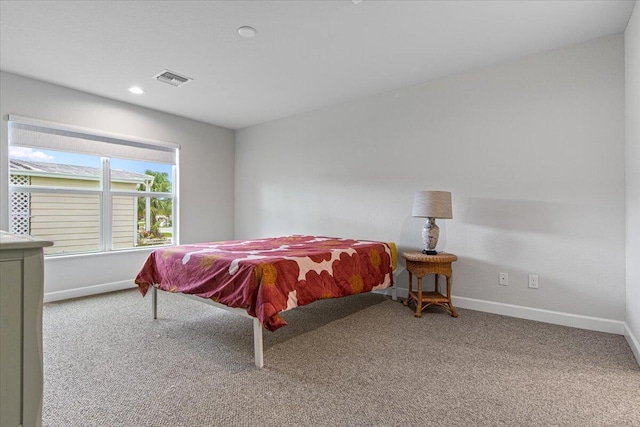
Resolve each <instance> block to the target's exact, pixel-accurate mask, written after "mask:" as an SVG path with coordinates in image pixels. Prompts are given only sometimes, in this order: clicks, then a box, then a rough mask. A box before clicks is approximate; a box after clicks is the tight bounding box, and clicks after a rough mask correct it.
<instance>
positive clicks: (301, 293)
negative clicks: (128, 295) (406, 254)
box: [135, 236, 393, 331]
mask: <svg viewBox="0 0 640 427" xmlns="http://www.w3.org/2000/svg"><path fill="white" fill-rule="evenodd" d="M135 283H136V284H137V285H138V286H139V289H140V292H141V293H142V295H143V296H144V295H145V294H146V293H147V291H148V290H149V287H150V286H156V287H157V288H159V289H162V290H165V291H169V292H181V293H185V294H194V295H198V296H200V297H203V298H211V299H212V300H214V301H216V302H219V303H221V304H224V305H226V306H228V307H236V308H244V309H246V310H247V313H248V314H249V315H250V316H253V317H257V318H258V319H259V320H260V322H261V323H262V325H263V326H264V327H265V328H266V329H268V330H270V331H275V330H276V329H278V328H280V327H282V326H284V325H286V324H287V323H286V322H285V320H284V319H283V318H282V317H281V316H280V313H281V312H283V311H285V310H289V309H291V308H294V307H297V306H302V305H306V304H309V303H311V302H313V301H316V300H319V299H324V298H338V297H343V296H347V295H353V294H358V293H361V292H369V291H371V290H375V289H384V288H387V287H389V286H391V285H393V275H392V253H391V248H390V245H389V244H387V243H383V242H372V241H363V240H351V239H340V238H333V237H318V236H288V237H276V238H264V239H256V240H238V241H226V242H212V243H200V244H192V245H181V246H174V247H168V248H159V249H156V250H155V251H154V252H153V253H151V254H150V255H149V257H148V258H147V260H146V262H145V264H144V265H143V267H142V269H141V270H140V272H139V273H138V276H137V277H136V279H135Z"/></svg>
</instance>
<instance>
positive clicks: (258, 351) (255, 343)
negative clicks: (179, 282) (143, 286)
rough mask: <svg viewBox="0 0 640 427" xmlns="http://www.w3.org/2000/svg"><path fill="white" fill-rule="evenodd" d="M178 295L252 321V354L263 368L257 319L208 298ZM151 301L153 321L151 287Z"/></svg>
mask: <svg viewBox="0 0 640 427" xmlns="http://www.w3.org/2000/svg"><path fill="white" fill-rule="evenodd" d="M178 295H182V296H183V297H187V298H189V299H192V300H194V301H199V302H203V303H205V304H208V305H212V306H214V307H217V308H221V309H223V310H226V311H229V312H231V313H235V314H239V315H240V316H242V317H246V318H248V319H251V320H252V321H253V353H254V356H255V362H256V366H257V367H258V368H262V367H263V366H264V356H263V347H262V330H263V329H264V328H263V327H262V325H261V324H260V321H259V320H258V318H257V317H253V316H249V314H248V313H247V310H245V309H242V308H234V307H227V306H226V305H223V304H220V303H218V302H215V301H213V300H211V299H208V298H202V297H199V296H197V295H189V294H182V293H178ZM151 301H152V305H153V320H156V319H157V318H158V289H157V288H156V287H155V286H153V291H152V293H151Z"/></svg>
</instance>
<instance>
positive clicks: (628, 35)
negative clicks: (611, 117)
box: [624, 3, 640, 363]
mask: <svg viewBox="0 0 640 427" xmlns="http://www.w3.org/2000/svg"><path fill="white" fill-rule="evenodd" d="M624 42H625V76H626V108H627V111H626V119H627V120H626V129H627V144H626V156H625V158H626V162H627V164H626V202H627V203H626V209H627V319H626V324H627V331H626V332H627V333H626V336H627V340H628V341H629V344H630V345H631V348H633V349H634V352H635V356H636V359H637V360H638V363H640V341H639V340H640V223H639V222H638V220H640V6H638V3H636V5H635V8H634V11H633V15H632V16H631V20H630V21H629V24H628V25H627V29H626V31H625V33H624Z"/></svg>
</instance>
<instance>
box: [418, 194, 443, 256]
mask: <svg viewBox="0 0 640 427" xmlns="http://www.w3.org/2000/svg"><path fill="white" fill-rule="evenodd" d="M411 216H414V217H420V218H427V222H426V223H425V224H424V227H423V228H422V241H423V242H424V249H423V250H422V253H423V254H427V255H436V254H437V253H438V252H436V245H437V244H438V237H439V236H440V229H439V228H438V226H437V225H436V218H444V219H451V218H453V216H452V215H451V193H450V192H448V191H416V195H415V197H414V198H413V212H412V213H411Z"/></svg>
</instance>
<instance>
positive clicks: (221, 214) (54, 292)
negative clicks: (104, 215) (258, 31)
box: [0, 72, 234, 300]
mask: <svg viewBox="0 0 640 427" xmlns="http://www.w3.org/2000/svg"><path fill="white" fill-rule="evenodd" d="M0 93H1V96H0V114H1V117H2V125H1V128H2V134H1V143H0V165H2V166H0V167H2V168H4V167H5V165H6V164H7V162H6V156H7V153H8V149H7V115H8V114H19V115H23V116H28V117H33V118H37V119H42V120H48V121H53V122H59V123H65V124H69V125H74V126H82V127H87V128H91V129H97V130H103V131H108V132H113V133H119V134H124V135H131V136H136V137H141V138H148V139H155V140H161V141H168V142H175V143H178V144H180V145H181V146H182V149H181V150H180V176H179V191H180V216H179V227H180V239H181V243H192V242H201V241H207V240H209V241H211V240H224V239H231V238H233V227H234V224H233V221H234V218H233V209H234V206H233V197H234V195H233V187H234V182H233V179H234V144H233V142H234V141H233V138H234V135H233V131H231V130H228V129H224V128H220V127H216V126H212V125H208V124H205V123H201V122H197V121H193V120H188V119H185V118H181V117H177V116H173V115H170V114H165V113H161V112H158V111H153V110H149V109H146V108H141V107H135V106H133V105H130V104H126V103H123V102H118V101H112V100H109V99H106V98H102V97H99V96H94V95H90V94H87V93H83V92H79V91H75V90H72V89H68V88H64V87H61V86H56V85H53V84H49V83H44V82H41V81H37V80H33V79H29V78H26V77H21V76H17V75H14V74H10V73H5V72H2V73H0ZM7 179H8V173H7V171H6V170H3V172H2V173H1V174H0V204H1V205H2V208H1V209H0V229H7V228H8V209H7V208H6V204H7V200H8V195H7V193H6V188H7ZM147 253H148V251H133V252H125V253H122V252H120V253H111V254H106V255H83V256H71V257H64V258H55V259H53V258H52V259H48V260H47V261H46V262H45V271H46V277H45V293H47V294H48V295H47V299H49V300H51V299H56V298H60V297H69V296H78V295H81V294H86V293H92V292H95V291H100V290H111V289H116V288H119V287H122V286H127V285H130V284H131V283H132V280H133V278H134V277H135V275H136V273H137V271H138V269H139V268H140V266H141V265H142V263H143V262H144V259H145V257H146V254H147ZM91 286H93V288H91ZM78 288H81V289H78Z"/></svg>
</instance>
